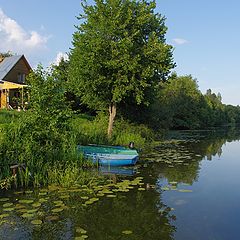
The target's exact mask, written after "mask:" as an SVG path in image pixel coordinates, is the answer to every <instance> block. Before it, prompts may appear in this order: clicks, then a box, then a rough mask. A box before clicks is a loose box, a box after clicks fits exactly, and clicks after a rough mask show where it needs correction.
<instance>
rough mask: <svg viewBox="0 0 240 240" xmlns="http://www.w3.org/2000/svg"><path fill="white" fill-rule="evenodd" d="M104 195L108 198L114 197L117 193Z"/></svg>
mask: <svg viewBox="0 0 240 240" xmlns="http://www.w3.org/2000/svg"><path fill="white" fill-rule="evenodd" d="M106 197H108V198H115V197H117V195H114V194H108V195H106Z"/></svg>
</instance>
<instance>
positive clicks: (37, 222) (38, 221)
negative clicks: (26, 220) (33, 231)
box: [31, 219, 42, 225]
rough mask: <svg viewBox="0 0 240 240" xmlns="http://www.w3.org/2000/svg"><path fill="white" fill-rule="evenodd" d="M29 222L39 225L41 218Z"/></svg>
mask: <svg viewBox="0 0 240 240" xmlns="http://www.w3.org/2000/svg"><path fill="white" fill-rule="evenodd" d="M31 223H32V224H33V225H41V224H42V220H39V219H36V220H32V221H31Z"/></svg>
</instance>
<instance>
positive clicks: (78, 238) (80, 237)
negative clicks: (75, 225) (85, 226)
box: [74, 236, 85, 240]
mask: <svg viewBox="0 0 240 240" xmlns="http://www.w3.org/2000/svg"><path fill="white" fill-rule="evenodd" d="M84 239H85V238H83V237H82V236H79V237H75V238H74V240H84Z"/></svg>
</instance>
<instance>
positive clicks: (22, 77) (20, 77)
mask: <svg viewBox="0 0 240 240" xmlns="http://www.w3.org/2000/svg"><path fill="white" fill-rule="evenodd" d="M25 77H26V74H25V73H18V82H19V83H25Z"/></svg>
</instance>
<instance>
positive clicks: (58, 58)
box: [50, 52, 69, 65]
mask: <svg viewBox="0 0 240 240" xmlns="http://www.w3.org/2000/svg"><path fill="white" fill-rule="evenodd" d="M62 59H63V60H64V61H66V60H69V57H68V55H67V53H63V52H58V53H57V56H56V58H55V60H54V61H53V62H51V63H50V65H52V64H53V65H59V63H60V62H61V60H62Z"/></svg>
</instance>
